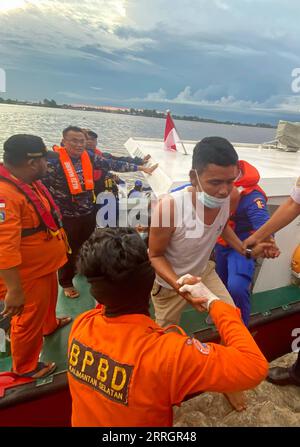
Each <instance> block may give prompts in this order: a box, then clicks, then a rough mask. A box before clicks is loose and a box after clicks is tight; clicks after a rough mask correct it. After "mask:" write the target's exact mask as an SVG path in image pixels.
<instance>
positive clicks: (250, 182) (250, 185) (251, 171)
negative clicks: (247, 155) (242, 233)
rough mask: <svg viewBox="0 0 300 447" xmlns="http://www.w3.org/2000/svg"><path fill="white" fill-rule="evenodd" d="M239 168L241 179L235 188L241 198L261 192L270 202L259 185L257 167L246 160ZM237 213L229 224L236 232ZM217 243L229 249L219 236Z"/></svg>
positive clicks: (231, 217)
mask: <svg viewBox="0 0 300 447" xmlns="http://www.w3.org/2000/svg"><path fill="white" fill-rule="evenodd" d="M238 164H239V168H240V171H241V175H240V177H239V178H238V179H237V180H236V181H235V182H234V186H236V187H237V188H239V193H240V196H241V197H243V196H246V195H248V194H250V193H251V192H253V191H259V192H260V193H261V194H263V196H264V197H265V199H266V201H267V200H268V198H267V195H266V193H265V192H264V190H263V189H262V188H261V187H260V186H259V185H258V182H259V180H260V175H259V172H258V170H257V169H256V168H255V166H253V165H251V164H250V163H248V162H247V161H245V160H239V163H238ZM234 216H235V213H232V214H231V216H230V219H229V221H228V224H229V225H230V227H231V228H232V229H233V230H234V228H235V222H234ZM217 243H218V244H220V245H223V247H227V246H228V244H227V242H226V241H225V240H224V239H223V238H222V237H221V236H219V238H218V240H217Z"/></svg>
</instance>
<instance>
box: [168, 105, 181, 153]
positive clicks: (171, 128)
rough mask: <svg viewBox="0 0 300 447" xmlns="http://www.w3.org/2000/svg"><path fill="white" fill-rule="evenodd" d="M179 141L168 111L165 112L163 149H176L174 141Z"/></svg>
mask: <svg viewBox="0 0 300 447" xmlns="http://www.w3.org/2000/svg"><path fill="white" fill-rule="evenodd" d="M179 141H180V138H179V135H178V133H177V130H176V128H175V124H174V122H173V120H172V117H171V115H170V112H168V113H167V120H166V128H165V150H167V151H177V147H176V143H178V142H179Z"/></svg>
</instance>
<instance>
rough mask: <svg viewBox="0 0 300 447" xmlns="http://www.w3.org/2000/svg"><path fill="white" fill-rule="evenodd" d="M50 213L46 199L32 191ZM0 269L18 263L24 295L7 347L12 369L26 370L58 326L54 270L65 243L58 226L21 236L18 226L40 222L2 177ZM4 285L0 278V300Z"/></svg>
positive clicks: (33, 365) (62, 259)
mask: <svg viewBox="0 0 300 447" xmlns="http://www.w3.org/2000/svg"><path fill="white" fill-rule="evenodd" d="M33 190H34V192H35V193H36V194H37V195H38V196H39V198H40V200H41V201H42V203H43V206H44V207H46V209H47V210H49V211H50V205H49V202H48V200H47V199H46V197H44V195H43V194H42V193H41V192H40V191H38V190H37V189H35V188H34V189H33ZM0 201H1V209H0V211H1V219H0V270H7V269H10V268H13V267H17V268H18V270H19V272H20V276H21V283H22V288H23V291H24V296H25V306H24V310H23V312H22V314H21V315H20V316H15V317H13V318H12V322H11V349H12V357H13V371H14V372H16V373H18V374H25V373H28V372H31V371H33V370H34V369H35V368H36V367H37V362H38V358H39V354H40V351H41V347H42V342H43V335H47V334H49V333H51V332H52V331H54V330H55V329H56V327H57V320H56V315H55V308H56V301H57V293H58V285H57V276H56V272H57V270H58V269H59V268H60V267H61V266H62V265H63V264H65V262H66V260H67V258H66V246H65V242H64V240H63V237H62V233H61V230H60V231H59V233H58V235H57V236H51V235H49V234H48V233H47V232H46V231H40V232H38V233H35V234H33V235H31V236H27V237H21V231H22V229H26V228H35V227H38V226H39V225H40V218H39V216H38V214H37V212H36V211H35V209H34V207H33V205H32V204H31V203H30V202H29V201H28V199H27V198H26V196H25V195H24V194H23V193H22V192H21V191H20V190H18V188H17V187H16V186H15V185H13V184H11V183H8V182H6V181H4V180H1V179H0ZM5 295H6V286H5V283H4V281H3V279H2V278H1V277H0V300H4V299H5Z"/></svg>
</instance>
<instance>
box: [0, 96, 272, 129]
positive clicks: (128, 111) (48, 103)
mask: <svg viewBox="0 0 300 447" xmlns="http://www.w3.org/2000/svg"><path fill="white" fill-rule="evenodd" d="M1 104H4V105H15V106H31V107H46V108H51V109H65V110H78V111H83V112H104V113H117V114H119V115H132V116H145V117H150V118H166V115H167V114H166V112H159V111H157V110H152V109H135V108H125V107H124V108H122V107H120V108H118V107H109V106H88V105H86V106H85V105H78V106H72V105H70V104H57V103H56V101H54V100H53V99H51V100H49V99H44V100H43V102H41V101H40V102H30V101H18V100H17V99H15V100H14V99H4V98H1V97H0V105H1ZM172 118H173V119H175V120H182V121H194V122H200V123H212V124H226V125H231V126H246V127H262V128H267V129H275V128H276V126H273V125H271V124H266V123H256V124H251V123H241V122H236V121H219V120H214V119H209V118H200V117H198V116H189V115H174V114H172Z"/></svg>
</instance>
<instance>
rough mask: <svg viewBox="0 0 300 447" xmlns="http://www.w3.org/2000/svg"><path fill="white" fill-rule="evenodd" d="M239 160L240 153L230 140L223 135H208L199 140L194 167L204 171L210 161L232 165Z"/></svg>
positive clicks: (194, 152)
mask: <svg viewBox="0 0 300 447" xmlns="http://www.w3.org/2000/svg"><path fill="white" fill-rule="evenodd" d="M237 162H238V154H237V153H236V150H235V149H234V147H233V146H232V144H231V143H230V142H229V141H228V140H226V139H225V138H221V137H207V138H203V140H201V141H199V143H197V144H196V146H195V148H194V151H193V162H192V168H193V169H197V171H202V170H203V169H205V167H206V166H207V165H208V164H210V163H212V164H215V165H218V166H231V165H236V164H237Z"/></svg>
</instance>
